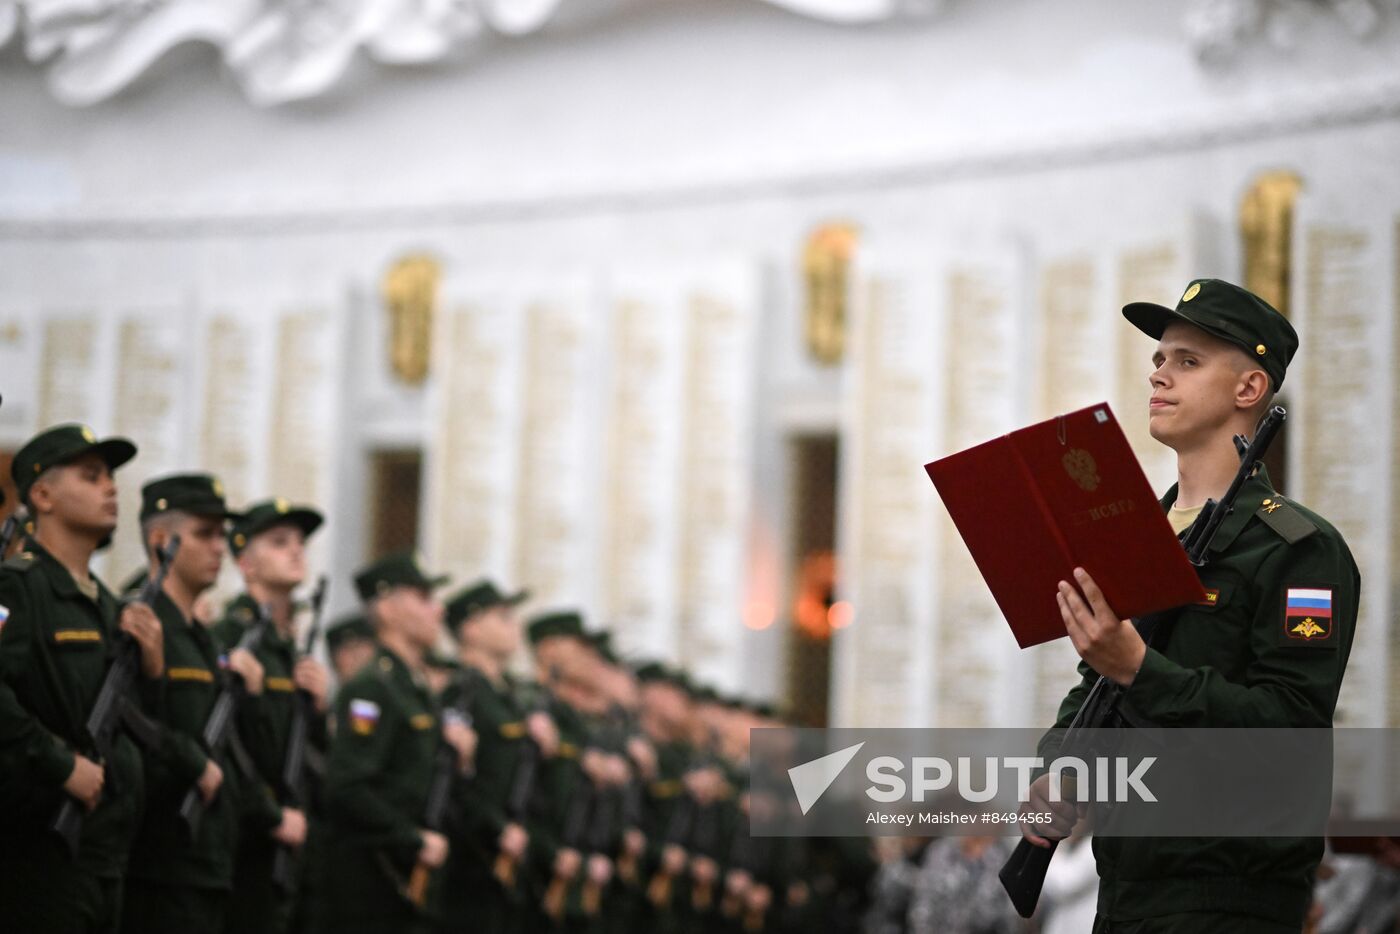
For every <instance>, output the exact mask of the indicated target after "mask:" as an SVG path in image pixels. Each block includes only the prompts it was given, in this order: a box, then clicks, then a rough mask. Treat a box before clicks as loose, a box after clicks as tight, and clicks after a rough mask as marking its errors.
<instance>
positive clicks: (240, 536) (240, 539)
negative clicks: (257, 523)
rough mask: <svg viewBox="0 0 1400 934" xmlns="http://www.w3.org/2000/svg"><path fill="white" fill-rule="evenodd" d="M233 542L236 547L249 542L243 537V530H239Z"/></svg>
mask: <svg viewBox="0 0 1400 934" xmlns="http://www.w3.org/2000/svg"><path fill="white" fill-rule="evenodd" d="M233 544H234V546H235V547H238V548H242V547H243V546H244V545H246V544H248V539H246V538H244V537H243V533H242V532H238V533H236V534H235V535H234V536H233Z"/></svg>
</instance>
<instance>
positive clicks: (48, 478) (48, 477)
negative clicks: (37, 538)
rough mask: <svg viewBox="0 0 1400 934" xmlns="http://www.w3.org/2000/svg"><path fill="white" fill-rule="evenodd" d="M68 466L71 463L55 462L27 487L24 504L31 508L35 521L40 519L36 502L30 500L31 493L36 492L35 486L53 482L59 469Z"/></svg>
mask: <svg viewBox="0 0 1400 934" xmlns="http://www.w3.org/2000/svg"><path fill="white" fill-rule="evenodd" d="M67 466H69V465H68V464H54V465H53V466H52V467H50V468H49V469H48V470H45V471H44V472H43V473H41V474H39V476H37V477H35V478H34V482H33V483H31V484H29V489H27V490H25V491H24V505H25V507H26V508H27V509H28V510H29V514H30V515H31V516H33V517H34V521H35V522H38V521H39V514H38V512H37V511H36V510H35V509H34V503H33V502H31V501H30V499H29V494H31V493H33V492H34V488H35V487H36V486H38V485H39V484H41V483H52V482H53V478H54V475H55V473H56V472H57V471H59V470H62V469H63V468H64V467H67Z"/></svg>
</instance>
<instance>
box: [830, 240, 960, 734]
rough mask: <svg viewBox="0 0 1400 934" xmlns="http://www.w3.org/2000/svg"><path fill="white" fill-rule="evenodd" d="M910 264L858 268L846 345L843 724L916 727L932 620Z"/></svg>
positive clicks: (922, 340)
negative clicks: (849, 380)
mask: <svg viewBox="0 0 1400 934" xmlns="http://www.w3.org/2000/svg"><path fill="white" fill-rule="evenodd" d="M916 269H917V266H915V265H913V264H908V263H900V262H895V261H881V260H879V259H878V258H875V259H869V260H867V261H866V262H865V263H864V264H862V267H861V268H860V269H859V270H858V276H857V279H856V282H857V285H856V294H855V302H854V309H853V310H854V311H855V327H856V328H857V333H856V334H855V335H854V338H855V339H854V340H853V342H852V351H853V353H854V361H853V364H854V366H853V389H854V394H853V399H852V400H851V403H852V404H851V407H850V409H848V416H849V419H850V420H849V423H848V424H847V425H846V428H845V437H846V438H847V439H848V443H849V444H850V445H851V447H852V451H851V454H850V455H849V456H848V458H847V463H850V464H851V465H852V467H853V475H852V477H851V480H850V481H849V482H846V483H843V484H842V487H843V489H844V490H846V491H849V495H850V497H851V501H850V509H851V513H850V514H851V520H850V521H851V528H852V534H851V537H850V539H849V540H848V542H847V544H846V545H844V546H843V549H842V552H843V553H842V562H843V572H842V575H841V576H842V578H843V584H842V596H843V597H845V598H846V599H849V600H850V601H851V603H852V606H853V607H854V612H855V619H854V622H853V623H852V626H851V628H850V630H848V631H846V632H844V633H842V634H841V635H840V638H839V640H838V641H837V642H836V648H837V650H838V651H841V652H845V653H850V655H851V656H852V660H851V663H850V670H851V671H852V672H853V680H854V681H855V683H857V684H859V685H860V689H859V691H857V692H854V693H853V694H852V695H851V696H850V697H849V703H848V705H847V706H848V707H849V710H848V711H845V712H843V718H842V720H843V722H849V723H850V724H852V725H872V726H874V725H878V726H904V725H910V726H912V725H915V724H918V723H920V722H923V717H924V716H925V711H924V710H923V709H922V705H921V704H920V703H919V702H918V700H919V697H918V693H917V688H918V686H919V684H920V683H921V682H922V681H923V680H925V679H926V675H927V670H926V666H927V662H928V659H927V652H926V651H921V650H920V649H921V647H920V642H921V641H922V637H923V635H924V634H927V633H928V632H929V630H930V626H931V624H932V623H933V620H932V619H931V617H930V607H929V601H928V599H927V595H926V593H925V585H926V584H927V575H926V574H924V573H923V572H924V571H925V570H926V569H927V568H928V566H929V564H930V541H929V536H928V533H927V530H928V528H929V516H930V515H931V514H932V513H933V510H934V509H935V508H936V499H937V498H936V496H934V495H933V491H932V490H931V489H930V488H929V486H928V483H927V482H926V480H925V478H924V477H921V476H919V472H918V471H915V470H912V469H911V467H912V466H913V465H918V464H922V463H923V461H924V460H926V459H927V457H928V452H929V449H930V447H931V446H932V443H933V429H932V427H931V419H932V416H933V408H934V405H933V396H934V394H935V393H936V391H937V385H936V384H937V382H938V372H939V365H938V362H937V361H938V359H939V356H940V354H939V351H940V349H941V348H940V342H939V341H938V339H937V334H938V323H939V321H940V320H941V316H940V304H939V303H938V301H937V297H936V296H934V295H932V294H931V289H930V288H929V284H928V281H927V280H928V277H927V276H926V275H921V274H920V273H919V272H917V271H915V270H916Z"/></svg>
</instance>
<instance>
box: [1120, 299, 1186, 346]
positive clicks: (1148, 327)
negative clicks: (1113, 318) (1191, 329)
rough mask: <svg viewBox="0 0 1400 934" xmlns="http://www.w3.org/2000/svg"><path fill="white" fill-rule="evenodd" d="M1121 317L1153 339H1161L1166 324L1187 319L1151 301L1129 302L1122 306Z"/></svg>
mask: <svg viewBox="0 0 1400 934" xmlns="http://www.w3.org/2000/svg"><path fill="white" fill-rule="evenodd" d="M1123 317H1125V318H1127V319H1128V322H1129V323H1130V324H1132V326H1133V327H1135V328H1137V329H1138V330H1139V331H1141V332H1142V333H1144V334H1146V335H1147V336H1148V337H1150V338H1152V339H1154V340H1161V339H1162V334H1163V332H1165V331H1166V330H1167V325H1168V324H1171V323H1172V322H1173V321H1186V320H1187V319H1186V318H1184V317H1182V316H1181V315H1179V314H1177V313H1176V312H1175V311H1173V310H1172V309H1170V308H1167V307H1166V306H1165V305H1157V304H1154V303H1153V302H1130V303H1128V304H1127V305H1124V306H1123ZM1187 323H1188V324H1189V323H1191V322H1189V321H1187Z"/></svg>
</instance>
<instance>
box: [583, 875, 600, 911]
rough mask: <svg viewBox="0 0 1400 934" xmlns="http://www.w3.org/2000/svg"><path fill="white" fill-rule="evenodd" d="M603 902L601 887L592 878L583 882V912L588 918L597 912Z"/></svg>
mask: <svg viewBox="0 0 1400 934" xmlns="http://www.w3.org/2000/svg"><path fill="white" fill-rule="evenodd" d="M602 904H603V887H602V886H600V885H599V884H598V883H596V882H594V881H593V880H591V879H590V880H589V881H587V882H585V883H584V884H583V913H584V914H586V915H588V916H589V917H590V918H592V917H594V916H596V915H597V914H598V909H599V908H600V907H602Z"/></svg>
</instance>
